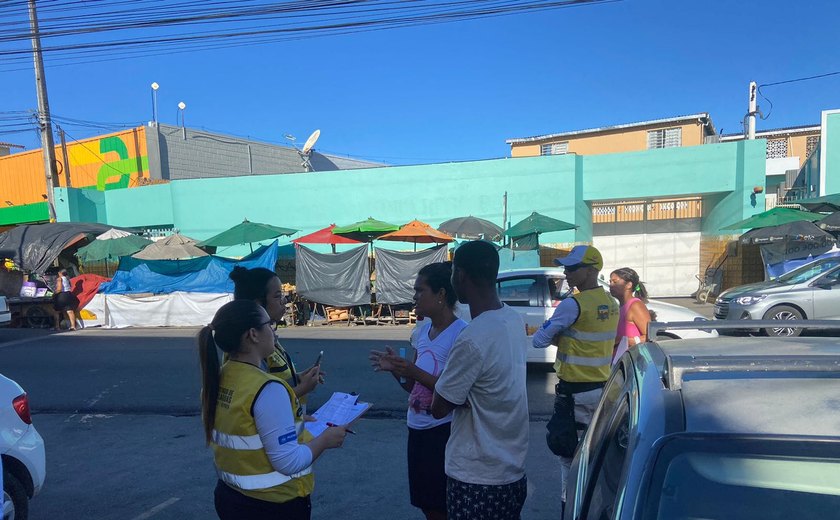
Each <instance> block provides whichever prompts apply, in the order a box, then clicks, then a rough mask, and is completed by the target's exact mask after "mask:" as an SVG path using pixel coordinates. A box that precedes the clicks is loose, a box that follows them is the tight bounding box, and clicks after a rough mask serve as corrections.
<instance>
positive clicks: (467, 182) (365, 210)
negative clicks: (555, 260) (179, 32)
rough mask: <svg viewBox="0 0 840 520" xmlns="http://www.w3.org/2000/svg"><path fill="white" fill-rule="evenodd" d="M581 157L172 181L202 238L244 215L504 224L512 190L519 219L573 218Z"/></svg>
mask: <svg viewBox="0 0 840 520" xmlns="http://www.w3.org/2000/svg"><path fill="white" fill-rule="evenodd" d="M576 161H577V158H576V157H574V156H555V157H535V158H525V159H501V160H492V161H475V162H462V163H447V164H436V165H423V166H406V167H390V168H374V169H363V170H350V171H337V172H323V173H315V174H313V173H310V174H287V175H274V176H265V175H261V176H254V177H235V178H220V179H201V180H183V181H173V182H172V183H171V186H172V198H173V200H174V201H175V207H174V220H175V223H176V226H177V227H178V228H180V229H181V230H182V232H183V233H185V234H187V235H189V236H192V237H195V238H198V239H204V238H208V237H210V236H212V235H214V234H216V233H218V232H219V231H221V230H223V229H225V228H227V227H230V226H233V225H234V224H237V223H239V222H241V221H242V219H243V218H248V219H249V220H252V221H256V222H266V223H271V224H276V225H280V226H285V227H291V228H295V229H300V230H301V232H302V233H304V234H305V233H309V232H312V231H315V230H317V229H320V228H322V227H324V226H326V225H329V224H330V223H336V224H339V225H345V224H350V223H352V222H355V221H358V220H363V219H365V218H367V217H369V216H371V217H374V218H377V219H380V220H385V221H389V222H392V223H395V224H404V223H406V222H408V221H409V220H412V219H414V218H418V219H421V220H423V221H425V222H428V223H429V224H432V225H433V226H437V225H438V224H440V223H441V222H442V221H444V220H447V219H449V218H452V217H458V216H464V215H474V216H477V217H481V218H485V219H488V220H491V221H493V222H496V223H497V224H501V223H502V197H503V194H504V192H505V191H507V192H508V211H509V218H510V221H511V222H513V223H516V222H517V221H519V220H521V219H523V218H525V217H526V216H528V215H529V214H530V213H531V212H532V211H539V212H541V213H544V214H548V215H551V216H552V217H555V218H559V219H561V220H566V221H569V222H572V221H574V220H575V213H576V201H575V186H574V185H575V164H576ZM574 239H575V237H574V232H571V231H570V232H562V233H552V234H547V235H544V236H543V238H542V241H543V242H555V241H566V242H571V241H574ZM382 247H399V248H405V247H406V246H405V245H401V244H398V243H393V244H382Z"/></svg>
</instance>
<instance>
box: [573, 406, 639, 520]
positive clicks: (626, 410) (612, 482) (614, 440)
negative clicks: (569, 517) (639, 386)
mask: <svg viewBox="0 0 840 520" xmlns="http://www.w3.org/2000/svg"><path fill="white" fill-rule="evenodd" d="M629 433H630V403H629V401H628V399H627V398H626V397H625V398H624V400H623V401H622V402H621V405H620V407H619V409H618V413H617V414H616V416H615V419H614V420H613V421H611V423H610V428H609V435H607V437H606V438H605V441H604V444H603V446H601V448H600V450H598V458H597V460H596V465H595V467H594V469H593V472H592V476H591V478H590V482H591V483H592V484H591V487H590V489H589V492H588V498H587V502H586V503H585V504H584V507H583V511H584V512H585V513H584V514H583V516H584V517H585V518H592V519H599V520H600V519H602V518H603V519H610V518H613V517H614V513H615V503H616V497H617V496H618V494H619V493H618V492H619V486H620V485H621V481H622V478H621V476H622V471H623V469H624V461H625V459H626V458H627V447H628V445H629Z"/></svg>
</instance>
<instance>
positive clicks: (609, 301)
mask: <svg viewBox="0 0 840 520" xmlns="http://www.w3.org/2000/svg"><path fill="white" fill-rule="evenodd" d="M573 298H574V299H575V301H576V302H577V304H578V307H579V308H580V314H579V315H578V319H577V320H576V321H575V322H574V323H573V324H572V325H571V327H569V328H568V329H566V330H564V331H563V332H561V333H560V339H559V340H558V342H557V360H556V361H555V362H554V370H556V371H557V377H558V378H559V379H560V380H562V381H567V382H569V383H600V382H603V381H606V380H607V378H609V375H610V362H611V361H612V351H613V345H614V344H615V334H616V329H617V328H618V311H619V309H618V304H617V303H616V301H615V300H614V299H613V298H612V296H610V295H609V294H607V292H606V291H604V290H603V289H601V288H600V287H598V288H594V289H590V290H587V291H582V292H580V293H578V294H575V295H574V296H573Z"/></svg>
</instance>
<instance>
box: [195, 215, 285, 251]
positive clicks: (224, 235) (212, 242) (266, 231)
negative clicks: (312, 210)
mask: <svg viewBox="0 0 840 520" xmlns="http://www.w3.org/2000/svg"><path fill="white" fill-rule="evenodd" d="M297 232H298V230H297V229H289V228H284V227H278V226H272V225H269V224H260V223H259V222H249V221H248V219H245V220H244V221H242V223H241V224H237V225H235V226H233V227H232V228H230V229H228V230H227V231H222V232H221V233H219V234H218V235H216V236H214V237H211V238H208V239H207V240H204V241H202V242H199V243H198V244H196V245H198V246H201V247H204V246H216V247H219V246H238V245H240V244H248V245H249V246H251V251H252V252H253V251H254V246H253V245H251V244H253V243H254V242H261V241H263V240H271V239H274V238H277V237H279V236H283V235H294V234H295V233H297Z"/></svg>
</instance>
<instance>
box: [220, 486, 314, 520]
mask: <svg viewBox="0 0 840 520" xmlns="http://www.w3.org/2000/svg"><path fill="white" fill-rule="evenodd" d="M214 498H215V505H216V514H217V515H219V518H220V519H221V520H270V519H276V520H309V519H310V518H311V515H312V502H311V501H310V498H309V496H305V497H300V498H295V499H293V500H290V501H288V502H281V503H277V502H266V501H265V500H259V499H256V498H252V497H249V496H247V495H243V494H242V493H240V492H239V491H237V490H235V489H233V488H232V487H230V486H228V485H227V484H225V483H224V482H222V481H221V480H219V481H218V482H216V491H215V492H214Z"/></svg>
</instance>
